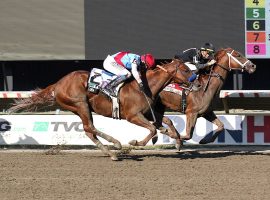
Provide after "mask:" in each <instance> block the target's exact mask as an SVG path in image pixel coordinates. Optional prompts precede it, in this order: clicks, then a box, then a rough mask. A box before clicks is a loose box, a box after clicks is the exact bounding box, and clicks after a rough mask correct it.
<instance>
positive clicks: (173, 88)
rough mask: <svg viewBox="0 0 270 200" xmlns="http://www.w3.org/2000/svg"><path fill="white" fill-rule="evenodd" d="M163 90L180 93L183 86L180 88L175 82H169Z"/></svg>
mask: <svg viewBox="0 0 270 200" xmlns="http://www.w3.org/2000/svg"><path fill="white" fill-rule="evenodd" d="M163 90H165V91H168V92H172V93H175V94H179V95H182V91H183V88H181V86H179V85H178V84H176V83H171V84H169V85H167V86H166V87H165V88H164V89H163Z"/></svg>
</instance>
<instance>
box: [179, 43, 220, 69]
mask: <svg viewBox="0 0 270 200" xmlns="http://www.w3.org/2000/svg"><path fill="white" fill-rule="evenodd" d="M214 53H215V47H214V46H213V45H212V44H211V43H205V44H204V45H203V46H202V47H201V48H199V49H198V48H190V49H187V50H185V51H183V52H181V53H179V54H176V55H175V58H177V59H180V60H183V61H184V62H185V64H186V65H188V66H189V68H190V69H191V70H193V71H196V72H198V71H199V70H200V69H204V68H206V67H208V66H211V65H213V64H215V63H216V61H215V59H214Z"/></svg>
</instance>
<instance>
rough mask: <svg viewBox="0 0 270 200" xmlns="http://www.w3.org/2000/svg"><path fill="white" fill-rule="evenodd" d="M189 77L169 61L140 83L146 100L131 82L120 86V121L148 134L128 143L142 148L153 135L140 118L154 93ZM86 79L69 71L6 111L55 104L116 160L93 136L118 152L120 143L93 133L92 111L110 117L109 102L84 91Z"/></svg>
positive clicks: (152, 128) (175, 62)
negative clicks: (107, 143)
mask: <svg viewBox="0 0 270 200" xmlns="http://www.w3.org/2000/svg"><path fill="white" fill-rule="evenodd" d="M191 76H192V72H191V71H190V70H189V68H188V67H187V66H186V65H185V64H184V63H183V62H182V61H179V60H173V61H172V62H171V63H167V64H164V65H162V66H160V67H159V68H156V69H154V70H148V71H146V73H145V76H144V77H143V81H144V82H145V85H146V90H147V91H148V92H147V97H146V95H145V94H144V93H142V92H141V91H140V90H139V87H138V84H137V82H136V81H135V80H131V81H129V82H127V83H125V84H124V86H123V87H122V88H121V90H120V92H119V105H120V118H121V119H126V120H127V121H129V122H131V123H133V124H136V125H138V126H141V127H144V128H147V129H148V130H149V131H150V134H149V135H148V136H147V137H146V138H145V139H144V140H142V141H140V142H137V141H136V140H133V141H131V142H130V143H131V144H133V145H136V146H144V145H146V144H147V142H148V141H149V140H150V139H151V138H152V137H153V136H155V135H156V133H157V132H156V128H155V126H154V125H153V124H152V123H150V121H149V120H147V119H146V118H145V117H144V114H145V113H146V112H148V110H149V109H150V106H149V104H150V105H151V104H153V102H154V101H155V99H156V97H157V96H158V93H159V92H160V91H162V89H163V88H164V87H166V86H167V85H168V84H169V83H170V82H172V81H173V82H176V83H183V82H188V78H189V77H191ZM88 77H89V72H88V71H74V72H71V73H69V74H67V75H66V76H64V77H63V78H61V79H60V80H59V81H58V82H56V83H55V84H52V85H50V86H48V87H46V88H45V89H42V90H36V91H34V92H35V93H34V95H32V97H29V98H27V99H21V100H19V101H17V102H15V105H14V106H12V107H11V108H10V109H9V112H10V113H12V112H16V111H18V110H28V111H31V110H33V109H36V108H37V107H44V106H45V105H48V104H50V105H55V104H58V105H60V106H61V107H62V108H63V109H65V110H69V111H71V112H73V113H74V114H76V115H78V116H79V117H80V118H81V120H82V123H83V128H84V131H85V133H86V135H87V136H88V137H89V138H90V139H91V140H92V141H93V142H94V143H95V144H96V145H97V147H98V148H99V149H101V150H102V152H103V153H105V154H107V155H109V156H110V157H111V159H112V160H117V159H118V158H117V156H116V154H115V153H114V152H112V151H110V150H109V149H108V148H107V146H104V145H103V144H102V143H101V142H100V141H99V139H98V137H97V136H99V137H101V138H104V139H105V140H107V141H109V142H112V143H113V144H114V146H115V147H116V148H118V149H121V147H122V146H121V143H120V142H119V141H118V140H116V139H115V138H113V137H111V136H109V135H107V134H105V133H103V132H101V131H100V130H97V129H96V128H95V126H94V124H93V117H92V112H95V113H97V114H99V115H103V116H106V117H112V101H111V100H110V98H108V96H106V95H105V94H103V93H102V92H99V93H98V94H94V93H91V92H89V91H88V90H87V81H88ZM146 98H147V99H148V100H147V99H146Z"/></svg>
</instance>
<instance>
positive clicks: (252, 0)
mask: <svg viewBox="0 0 270 200" xmlns="http://www.w3.org/2000/svg"><path fill="white" fill-rule="evenodd" d="M245 4H246V7H248V8H263V7H264V6H265V0H245Z"/></svg>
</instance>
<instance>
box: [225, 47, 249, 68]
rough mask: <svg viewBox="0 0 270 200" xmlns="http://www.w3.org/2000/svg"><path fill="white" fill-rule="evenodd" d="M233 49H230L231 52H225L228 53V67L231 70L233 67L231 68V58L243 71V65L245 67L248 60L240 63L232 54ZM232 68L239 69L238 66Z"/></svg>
mask: <svg viewBox="0 0 270 200" xmlns="http://www.w3.org/2000/svg"><path fill="white" fill-rule="evenodd" d="M233 52H234V50H232V51H231V53H228V52H226V54H227V55H228V57H229V69H230V70H232V69H233V68H231V59H233V60H234V61H235V62H237V63H238V64H239V65H240V66H241V67H242V68H241V71H242V72H243V71H244V69H245V67H246V64H247V63H249V62H250V61H249V60H247V61H246V62H245V63H241V62H240V61H239V60H237V59H236V58H235V57H234V56H233V55H232V54H233ZM234 70H240V69H238V68H234Z"/></svg>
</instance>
